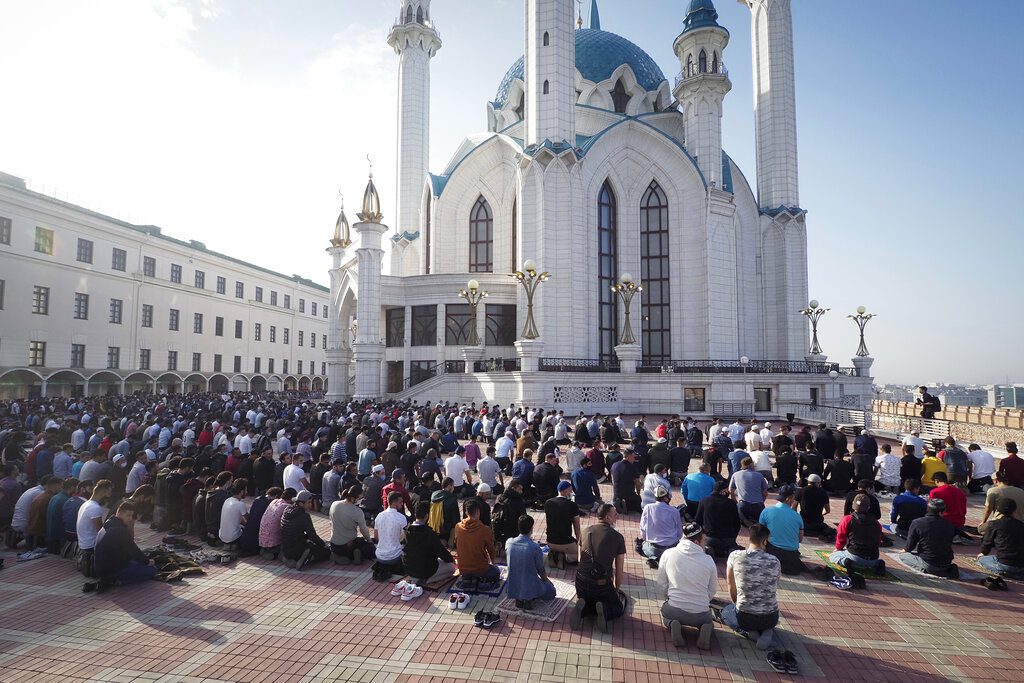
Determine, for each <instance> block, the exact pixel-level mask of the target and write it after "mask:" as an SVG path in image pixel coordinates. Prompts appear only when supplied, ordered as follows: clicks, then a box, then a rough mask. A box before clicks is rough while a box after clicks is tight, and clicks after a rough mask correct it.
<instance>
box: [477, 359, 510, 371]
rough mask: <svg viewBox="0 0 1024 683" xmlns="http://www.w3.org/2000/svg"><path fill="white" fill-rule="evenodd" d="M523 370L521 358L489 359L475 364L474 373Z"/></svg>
mask: <svg viewBox="0 0 1024 683" xmlns="http://www.w3.org/2000/svg"><path fill="white" fill-rule="evenodd" d="M521 369H522V360H521V359H520V358H488V359H487V360H478V361H475V362H474V363H473V372H519V371H520V370H521Z"/></svg>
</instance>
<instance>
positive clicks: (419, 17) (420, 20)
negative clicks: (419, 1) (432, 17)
mask: <svg viewBox="0 0 1024 683" xmlns="http://www.w3.org/2000/svg"><path fill="white" fill-rule="evenodd" d="M416 23H417V24H422V23H423V8H422V7H417V8H416Z"/></svg>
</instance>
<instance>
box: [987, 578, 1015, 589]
mask: <svg viewBox="0 0 1024 683" xmlns="http://www.w3.org/2000/svg"><path fill="white" fill-rule="evenodd" d="M981 585H982V586H984V587H985V588H987V589H989V590H990V591H1006V590H1010V588H1009V586H1007V585H1006V581H1004V580H1003V577H1001V576H986V577H985V578H984V579H982V580H981Z"/></svg>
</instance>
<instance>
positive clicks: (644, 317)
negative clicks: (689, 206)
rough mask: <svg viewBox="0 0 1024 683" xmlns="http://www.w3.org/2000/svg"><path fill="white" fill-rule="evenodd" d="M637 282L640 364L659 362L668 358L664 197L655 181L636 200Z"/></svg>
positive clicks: (669, 319)
mask: <svg viewBox="0 0 1024 683" xmlns="http://www.w3.org/2000/svg"><path fill="white" fill-rule="evenodd" d="M640 282H641V283H643V286H644V293H643V300H642V301H641V306H640V317H641V321H642V322H641V335H640V337H641V346H642V348H643V364H644V365H663V364H665V363H667V362H669V361H670V360H671V359H672V341H671V339H672V326H671V305H670V299H669V244H668V200H667V199H666V198H665V193H664V192H663V191H662V189H661V186H660V185H658V182H657V181H652V182H651V184H650V186H648V188H647V192H645V193H644V196H643V199H642V200H641V201H640Z"/></svg>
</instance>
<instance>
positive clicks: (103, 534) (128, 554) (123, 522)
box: [93, 500, 156, 590]
mask: <svg viewBox="0 0 1024 683" xmlns="http://www.w3.org/2000/svg"><path fill="white" fill-rule="evenodd" d="M133 526H135V503H134V502H133V501H131V500H126V501H123V502H122V503H121V504H120V505H119V506H118V508H117V514H115V515H114V516H113V517H111V518H110V519H108V520H107V521H106V523H105V524H104V525H103V528H102V529H100V532H99V534H98V535H97V537H96V548H95V550H94V554H93V558H94V559H93V562H94V563H95V567H96V576H98V577H99V579H100V590H102V588H104V587H108V586H112V585H122V584H126V583H137V582H139V581H148V580H149V579H152V578H153V577H154V576H156V567H155V566H153V563H152V561H151V560H149V559H148V558H146V556H145V555H144V554H143V553H142V551H141V550H139V546H137V545H135V541H134V540H132V532H131V529H132V527H133Z"/></svg>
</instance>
